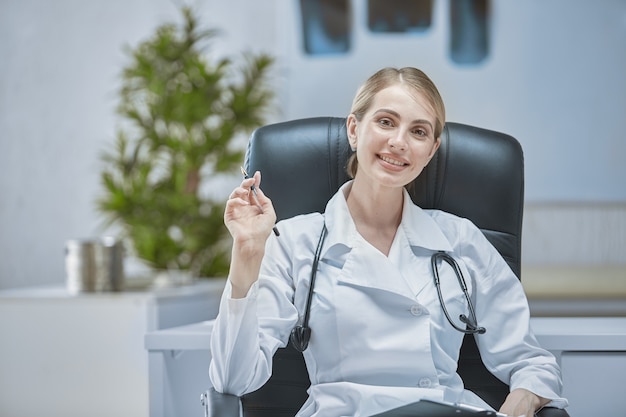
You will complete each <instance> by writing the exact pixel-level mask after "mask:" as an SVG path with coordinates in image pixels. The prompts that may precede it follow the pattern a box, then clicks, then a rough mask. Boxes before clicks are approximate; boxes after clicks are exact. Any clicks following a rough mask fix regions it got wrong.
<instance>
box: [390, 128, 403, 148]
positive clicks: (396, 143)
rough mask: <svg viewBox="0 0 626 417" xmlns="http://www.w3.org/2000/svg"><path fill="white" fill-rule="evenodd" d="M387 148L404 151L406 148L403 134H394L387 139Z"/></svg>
mask: <svg viewBox="0 0 626 417" xmlns="http://www.w3.org/2000/svg"><path fill="white" fill-rule="evenodd" d="M389 146H391V147H392V148H394V149H397V150H401V151H404V150H405V149H406V146H407V144H406V137H405V134H404V133H403V132H402V131H397V132H395V133H394V134H393V135H392V136H391V137H390V138H389Z"/></svg>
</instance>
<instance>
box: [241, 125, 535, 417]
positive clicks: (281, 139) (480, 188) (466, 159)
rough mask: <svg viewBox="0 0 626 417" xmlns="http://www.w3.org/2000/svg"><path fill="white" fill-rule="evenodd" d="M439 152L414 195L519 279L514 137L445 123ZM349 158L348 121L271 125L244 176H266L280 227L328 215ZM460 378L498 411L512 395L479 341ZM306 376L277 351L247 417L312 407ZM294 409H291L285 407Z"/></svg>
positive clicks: (288, 354) (520, 179) (290, 355)
mask: <svg viewBox="0 0 626 417" xmlns="http://www.w3.org/2000/svg"><path fill="white" fill-rule="evenodd" d="M441 141H442V143H441V146H440V148H439V150H438V151H437V153H436V154H435V156H434V157H433V159H432V160H431V162H430V163H429V165H428V166H427V167H426V168H425V169H424V171H423V172H422V173H421V174H420V176H419V177H418V178H417V180H416V181H415V182H414V184H413V186H411V187H410V189H409V192H410V194H411V198H412V199H413V201H414V202H415V203H416V204H417V205H419V206H420V207H422V208H435V209H440V210H444V211H447V212H449V213H453V214H456V215H458V216H461V217H465V218H468V219H470V220H472V221H473V222H474V224H476V225H477V226H478V227H479V228H480V229H481V230H482V232H483V233H484V234H485V235H486V237H487V238H488V239H489V241H490V242H491V243H492V244H493V245H494V246H495V247H496V249H497V250H498V251H499V252H500V254H501V255H502V256H503V257H504V259H505V260H506V261H507V262H508V264H509V266H510V267H511V269H512V270H513V271H514V272H515V274H516V275H517V276H518V277H519V276H520V272H521V233H522V216H523V201H524V158H523V153H522V149H521V146H520V144H519V142H518V141H517V140H516V139H514V138H513V137H511V136H509V135H505V134H502V133H498V132H494V131H490V130H485V129H481V128H477V127H472V126H467V125H463V124H458V123H446V125H445V128H444V131H443V133H442V135H441ZM350 154H351V151H350V147H349V145H348V140H347V134H346V125H345V119H344V118H336V117H318V118H310V119H301V120H293V121H289V122H283V123H276V124H272V125H267V126H264V127H262V128H259V129H257V130H256V131H255V132H253V134H252V136H251V138H250V141H249V145H248V149H247V152H246V162H245V165H246V170H247V171H248V172H249V173H250V174H252V173H254V172H255V171H257V170H259V171H261V173H262V184H261V186H262V188H263V191H264V193H265V194H266V195H268V196H269V197H270V198H271V199H272V202H273V204H274V208H275V210H276V214H277V216H278V219H279V220H280V219H285V218H289V217H292V216H294V215H297V214H304V213H310V212H323V211H324V209H325V207H326V203H327V202H328V200H329V199H330V198H331V197H332V196H333V195H334V194H335V192H336V191H337V190H338V189H339V187H341V185H342V184H343V183H345V182H346V181H347V180H348V179H349V178H348V176H347V174H346V169H345V167H346V161H347V159H348V157H349V155H350ZM459 373H460V374H461V376H462V377H463V380H464V382H465V385H466V387H467V388H468V389H471V390H473V391H474V392H476V393H477V394H478V395H480V396H481V397H482V398H483V399H485V400H486V401H487V402H488V403H490V405H492V406H493V407H495V408H496V409H497V408H498V407H499V406H500V404H501V403H502V402H503V400H504V397H505V396H506V394H507V393H508V387H507V386H506V385H504V384H503V383H502V382H500V381H499V380H497V379H496V378H495V377H494V376H493V375H491V374H490V373H489V372H488V371H487V369H486V368H485V367H484V365H483V364H482V362H481V360H480V355H479V353H478V349H477V347H476V344H475V342H474V339H473V336H466V337H465V340H464V343H463V347H462V349H461V359H460V361H459ZM308 386H309V381H308V375H307V374H306V367H304V361H303V359H302V355H301V354H300V353H299V352H296V351H295V350H294V349H293V348H291V347H289V346H288V347H287V348H284V349H279V351H278V352H277V354H276V355H275V357H274V372H273V376H272V378H271V379H270V381H269V382H268V383H267V384H266V385H265V386H264V387H262V388H261V389H260V390H258V391H256V392H254V393H251V394H248V395H246V396H244V397H243V398H242V404H243V409H244V415H246V416H265V415H267V416H274V417H275V416H281V415H285V416H293V415H294V414H295V412H296V411H297V410H298V409H299V408H300V406H301V405H302V403H303V402H304V400H306V397H307V394H306V388H307V387H308ZM286 402H287V403H289V404H286Z"/></svg>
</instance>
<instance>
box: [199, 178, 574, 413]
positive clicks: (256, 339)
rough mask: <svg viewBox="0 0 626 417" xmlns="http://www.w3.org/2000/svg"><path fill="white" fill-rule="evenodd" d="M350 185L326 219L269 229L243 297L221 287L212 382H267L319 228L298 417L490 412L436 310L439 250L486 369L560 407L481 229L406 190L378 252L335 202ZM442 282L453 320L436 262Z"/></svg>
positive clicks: (552, 370) (508, 276)
mask: <svg viewBox="0 0 626 417" xmlns="http://www.w3.org/2000/svg"><path fill="white" fill-rule="evenodd" d="M350 186H351V183H350V182H349V183H347V184H346V185H344V186H343V188H342V190H340V191H339V192H338V193H337V194H336V195H335V196H334V197H333V198H332V199H331V200H330V201H329V203H328V205H327V207H326V211H325V215H324V216H323V215H321V214H319V213H314V214H307V215H303V216H297V217H295V218H292V219H288V220H285V221H282V222H280V223H279V224H278V228H279V230H280V232H281V235H280V237H276V236H274V235H272V236H270V237H269V239H268V242H267V247H266V254H265V258H264V260H263V264H262V267H261V273H260V276H259V281H258V282H257V283H256V284H255V285H254V286H253V287H252V288H251V289H250V291H249V293H248V295H247V297H246V298H243V299H232V298H231V297H230V290H231V287H230V284H229V283H227V286H226V289H225V291H224V295H223V297H222V302H221V305H220V312H219V315H218V317H217V319H216V323H215V327H214V331H213V336H212V338H211V350H212V356H213V358H212V361H211V365H210V370H209V375H210V378H211V382H212V384H213V386H214V387H215V388H216V389H217V390H218V391H220V392H228V393H232V394H237V395H241V394H244V393H247V392H251V391H254V390H256V389H258V388H259V387H261V386H262V385H263V384H264V382H265V381H266V380H267V379H268V378H269V376H270V373H271V363H272V356H273V354H274V352H275V351H276V349H278V348H279V347H284V346H285V345H286V344H287V342H288V338H289V334H290V332H291V329H292V328H293V327H294V326H295V325H296V324H297V322H298V319H299V317H300V318H301V317H302V316H303V315H304V309H305V305H306V297H307V294H308V287H309V282H310V277H311V264H312V261H313V257H314V253H315V248H316V246H317V242H318V240H319V236H320V233H321V231H322V227H323V224H324V222H325V224H326V227H327V229H328V236H327V237H326V240H325V243H324V247H323V250H322V255H321V259H320V263H319V268H318V273H317V278H316V282H315V292H314V296H313V302H312V307H311V315H310V322H309V325H310V327H311V329H312V335H311V341H310V344H309V347H308V349H307V350H306V351H305V352H304V357H305V360H306V364H307V368H308V371H309V376H310V379H311V387H310V388H309V398H308V400H307V402H306V403H305V404H304V406H303V407H302V409H301V410H300V412H299V414H298V416H316V417H321V416H333V417H336V416H361V415H363V416H367V415H371V414H374V413H377V412H380V411H383V410H385V409H389V408H393V407H396V406H400V405H403V404H406V403H409V402H413V401H416V400H418V399H420V398H430V399H435V400H445V401H454V402H464V403H467V404H471V405H476V406H480V407H485V408H489V406H488V405H487V404H486V403H485V402H484V401H482V400H481V399H480V398H479V397H478V396H476V395H475V394H473V393H471V392H469V391H467V390H464V388H463V382H462V380H461V378H460V377H459V376H458V375H457V373H456V368H457V360H458V357H459V349H460V346H461V342H462V340H463V334H462V333H461V332H459V331H457V330H454V329H453V328H452V326H451V325H450V324H449V323H448V321H447V319H446V318H445V316H444V314H443V312H442V309H441V306H440V303H439V299H438V296H437V292H436V288H435V285H434V282H433V274H432V270H431V264H430V258H431V255H432V254H433V253H434V252H435V251H438V250H443V251H446V252H448V253H449V254H451V255H452V256H453V257H454V258H455V259H456V261H457V262H458V264H459V265H460V267H461V270H462V272H463V275H464V276H465V280H466V282H467V286H468V289H469V292H470V294H471V298H472V301H473V303H474V306H475V309H476V315H477V319H478V324H479V325H480V326H483V327H485V328H486V329H487V331H486V333H485V334H482V335H478V336H477V342H478V346H479V348H480V351H481V356H482V358H483V360H484V361H485V363H486V366H487V367H488V368H489V370H490V371H492V372H493V373H494V374H495V375H496V376H498V377H499V378H500V379H501V380H503V381H504V382H506V383H507V384H509V385H510V387H511V389H514V388H526V389H528V390H530V391H532V392H534V393H536V394H538V395H540V396H542V397H545V398H549V399H552V400H553V401H552V403H551V404H550V405H552V406H557V407H564V406H566V405H567V401H566V400H564V399H562V398H560V392H561V376H560V371H559V368H558V366H557V364H556V361H555V358H554V357H553V356H552V355H551V354H550V353H549V352H547V351H545V350H543V349H541V348H540V347H539V345H538V343H537V341H536V339H535V337H534V335H533V334H532V332H531V330H530V327H529V310H528V302H527V300H526V297H525V294H524V291H523V288H522V286H521V284H520V282H519V280H518V279H517V277H516V276H515V275H514V274H513V272H512V271H511V270H510V268H509V267H508V265H507V264H506V262H505V261H504V260H503V259H502V257H501V256H500V255H499V253H498V252H497V251H496V250H495V248H493V246H492V245H491V244H490V243H489V242H488V241H487V240H486V238H485V237H484V235H483V234H482V233H481V232H480V230H479V229H478V228H477V227H475V226H474V225H473V224H472V223H471V222H469V221H468V220H465V219H461V218H458V217H456V216H453V215H450V214H448V213H444V212H441V211H438V210H422V209H421V208H419V207H417V206H415V205H414V204H413V203H412V202H411V199H410V197H409V195H408V193H406V192H405V195H404V208H403V214H402V222H401V224H400V227H399V228H398V231H397V233H396V236H395V239H394V242H393V244H392V247H391V250H390V253H389V256H385V255H383V254H382V253H381V252H380V251H378V250H377V249H375V248H374V247H373V246H371V245H370V244H369V243H368V242H367V241H365V240H364V239H363V238H362V237H361V236H360V235H359V233H358V232H357V231H356V227H355V225H354V222H353V221H352V218H351V217H350V214H349V211H348V207H347V204H346V200H345V197H344V191H345V190H344V189H345V188H346V187H350ZM440 277H441V287H442V294H443V297H444V299H445V303H446V307H447V309H448V311H449V313H450V317H452V318H453V320H455V319H458V317H459V315H460V314H462V313H464V314H466V315H468V308H467V305H466V304H467V302H466V300H465V297H464V295H463V292H462V290H461V287H460V285H459V284H458V281H457V278H456V276H455V274H454V272H453V271H452V268H450V267H449V266H447V264H443V265H440ZM457 324H458V326H460V327H464V325H463V323H461V322H460V321H458V322H457Z"/></svg>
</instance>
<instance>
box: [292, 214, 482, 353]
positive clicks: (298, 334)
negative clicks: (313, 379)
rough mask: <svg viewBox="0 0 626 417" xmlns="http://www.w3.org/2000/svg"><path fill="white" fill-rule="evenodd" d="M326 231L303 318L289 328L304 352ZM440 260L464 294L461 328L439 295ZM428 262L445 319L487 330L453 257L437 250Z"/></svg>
mask: <svg viewBox="0 0 626 417" xmlns="http://www.w3.org/2000/svg"><path fill="white" fill-rule="evenodd" d="M327 234H328V231H327V230H326V225H324V228H323V229H322V233H321V234H320V238H319V241H318V242H317V248H316V249H315V257H314V258H313V266H312V269H311V282H310V284H309V293H308V295H307V300H306V310H305V311H304V319H303V320H302V323H301V324H298V325H296V327H294V328H293V329H292V330H291V334H290V336H289V340H290V341H291V344H292V345H293V347H294V348H295V349H296V350H298V351H300V352H304V351H305V350H306V348H307V347H308V346H309V341H310V340H311V328H310V327H309V316H310V313H311V301H312V299H313V287H314V286H315V277H316V276H317V266H318V264H319V261H320V255H321V253H322V246H323V245H324V239H326V235H327ZM438 260H442V261H444V262H446V263H447V264H448V265H450V266H451V267H452V269H453V270H454V274H455V275H456V278H457V280H458V281H459V285H460V286H461V289H462V290H463V294H465V299H466V300H467V305H468V308H469V317H467V316H466V315H465V314H461V315H460V316H459V320H461V321H462V322H463V323H465V325H466V327H465V329H463V328H462V327H459V326H457V325H456V324H455V323H454V322H453V321H452V318H451V317H450V314H449V313H448V309H447V308H446V303H445V302H444V301H443V296H442V295H441V283H440V280H439V267H438V266H437V261H438ZM430 263H431V266H432V270H433V280H434V281H435V287H436V288H437V296H438V297H439V303H440V304H441V309H442V310H443V313H444V315H445V316H446V319H448V322H449V323H450V324H451V325H452V327H454V328H455V329H456V330H458V331H459V332H461V333H465V334H483V333H485V332H486V331H487V329H485V328H484V327H480V326H479V325H478V320H477V319H476V312H475V311H474V304H473V303H472V300H471V298H470V295H469V291H468V290H467V284H466V282H465V278H464V277H463V272H462V271H461V268H460V267H459V264H458V263H457V262H456V261H455V260H454V258H453V257H452V256H450V255H448V254H447V253H445V252H443V251H438V252H436V253H434V254H433V255H432V256H431V258H430Z"/></svg>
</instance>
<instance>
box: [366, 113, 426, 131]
mask: <svg viewBox="0 0 626 417" xmlns="http://www.w3.org/2000/svg"><path fill="white" fill-rule="evenodd" d="M378 113H389V114H391V115H393V116H395V117H398V118H399V117H400V114H399V113H398V112H397V111H395V110H391V109H384V108H383V109H378V110H376V111H375V112H374V114H378ZM412 123H414V124H421V125H424V124H425V125H428V126H429V127H430V128H431V129H433V124H432V122H431V121H430V120H427V119H416V120H413V122H412Z"/></svg>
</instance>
